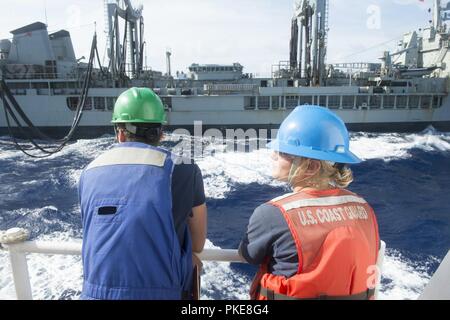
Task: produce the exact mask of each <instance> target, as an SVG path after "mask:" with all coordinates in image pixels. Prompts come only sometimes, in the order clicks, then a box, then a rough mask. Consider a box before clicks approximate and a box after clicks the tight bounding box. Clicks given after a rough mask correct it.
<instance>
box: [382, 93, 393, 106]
mask: <svg viewBox="0 0 450 320" xmlns="http://www.w3.org/2000/svg"><path fill="white" fill-rule="evenodd" d="M394 104H395V96H384V102H383V107H384V108H386V109H392V108H393V107H394Z"/></svg>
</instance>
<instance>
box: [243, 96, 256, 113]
mask: <svg viewBox="0 0 450 320" xmlns="http://www.w3.org/2000/svg"><path fill="white" fill-rule="evenodd" d="M244 108H245V109H246V110H254V109H255V108H256V98H255V97H245V99H244Z"/></svg>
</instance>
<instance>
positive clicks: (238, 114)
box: [0, 87, 450, 138]
mask: <svg viewBox="0 0 450 320" xmlns="http://www.w3.org/2000/svg"><path fill="white" fill-rule="evenodd" d="M345 89H346V90H350V89H352V88H350V89H349V87H347V88H345ZM124 90H126V88H116V89H113V88H93V89H91V90H90V96H92V97H94V99H93V100H92V101H94V103H92V105H91V110H87V111H85V112H84V113H83V117H82V119H81V122H80V127H79V128H78V129H77V131H76V134H75V136H74V138H96V137H100V136H102V135H104V134H113V129H112V126H111V118H112V111H111V110H110V109H112V105H108V103H107V102H108V99H112V98H115V97H117V96H119V95H120V94H121V93H122V92H123V91H124ZM299 90H306V89H299ZM315 90H316V91H317V90H318V89H315ZM320 90H321V91H318V92H317V93H316V95H317V96H319V95H321V96H323V95H327V94H329V92H330V91H331V90H335V91H338V90H341V91H342V90H343V89H342V88H339V87H336V88H330V87H325V88H320ZM355 90H356V89H355ZM72 97H73V96H69V95H42V94H38V92H37V91H36V90H27V91H26V94H23V95H16V96H15V98H16V100H17V101H18V103H19V105H20V106H21V107H22V109H23V111H24V112H25V114H26V115H27V116H28V117H29V119H31V121H32V122H33V123H34V125H35V126H36V127H38V128H39V129H40V130H42V131H43V132H45V133H47V134H48V135H50V136H52V137H56V138H61V137H63V136H64V135H65V134H66V133H67V132H68V131H69V125H70V124H71V123H72V121H73V118H74V115H75V112H74V111H73V110H70V109H69V107H68V101H69V100H70V99H71V98H72ZM95 97H101V98H95ZM248 98H249V97H248V96H245V95H223V96H220V95H219V96H205V95H197V96H171V97H170V98H169V99H170V107H169V110H168V112H167V121H168V125H167V130H169V131H173V130H176V129H185V130H186V131H184V133H190V134H194V135H201V134H203V133H204V132H205V131H207V130H209V129H218V130H220V131H221V132H225V131H226V130H227V129H242V130H243V131H245V132H247V131H248V130H249V129H254V130H255V131H256V133H257V134H258V136H261V135H263V136H264V135H265V134H267V136H269V137H270V135H271V134H270V131H271V130H273V129H277V128H278V127H279V126H280V124H281V123H282V122H283V120H284V119H285V118H286V117H287V116H288V115H289V114H290V112H292V110H293V107H290V108H286V106H285V107H282V108H278V109H274V108H272V107H273V106H272V105H271V106H270V107H269V108H266V109H262V108H258V107H256V108H254V109H253V110H248V105H246V103H247V102H246V101H248ZM98 99H100V100H102V99H103V100H102V101H103V102H102V104H101V107H102V108H103V109H102V110H99V109H98V108H96V105H95V101H96V100H98ZM260 99H261V98H260ZM428 99H429V98H427V100H426V101H428ZM316 100H320V99H318V98H316V97H315V98H314V100H313V103H314V102H316ZM280 101H282V97H280ZM355 101H356V100H355ZM422 101H425V100H424V99H422ZM317 102H318V101H317ZM317 102H316V103H317ZM0 107H1V103H0ZM108 107H109V110H108ZM331 110H332V111H333V112H335V113H336V114H337V115H338V116H339V117H341V118H342V119H343V121H344V122H345V123H346V125H347V126H348V128H349V130H350V131H364V132H420V131H422V130H423V129H425V128H427V127H428V126H433V127H434V128H436V129H437V130H439V131H450V99H449V98H448V96H443V97H442V103H441V104H440V105H437V106H436V105H429V106H428V107H426V108H421V107H414V108H409V107H408V108H398V107H396V106H386V107H378V108H372V107H367V106H358V105H356V102H355V106H354V107H352V108H345V107H340V108H331ZM194 124H197V126H194ZM264 129H266V130H269V133H264V132H261V131H260V130H264ZM12 133H13V134H14V135H15V136H19V137H25V136H28V132H25V133H23V132H21V130H19V129H18V128H16V127H13V128H12ZM209 133H210V134H211V132H209ZM9 134H10V131H9V129H8V126H7V122H6V119H5V117H4V113H3V112H2V113H1V114H0V135H9ZM250 134H252V133H250Z"/></svg>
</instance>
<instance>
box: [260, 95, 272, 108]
mask: <svg viewBox="0 0 450 320" xmlns="http://www.w3.org/2000/svg"><path fill="white" fill-rule="evenodd" d="M258 108H259V109H269V108H270V97H259V100H258Z"/></svg>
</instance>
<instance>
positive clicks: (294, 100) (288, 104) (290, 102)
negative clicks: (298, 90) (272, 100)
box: [286, 96, 298, 109]
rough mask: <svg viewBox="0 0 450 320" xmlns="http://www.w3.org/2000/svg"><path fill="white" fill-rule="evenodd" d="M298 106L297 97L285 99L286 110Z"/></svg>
mask: <svg viewBox="0 0 450 320" xmlns="http://www.w3.org/2000/svg"><path fill="white" fill-rule="evenodd" d="M297 106H298V96H287V97H286V109H295V108H296V107H297Z"/></svg>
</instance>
